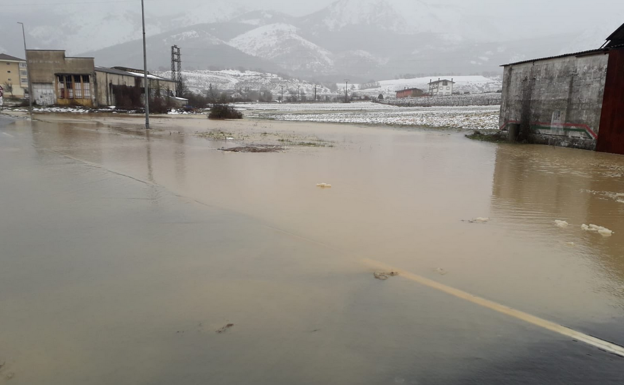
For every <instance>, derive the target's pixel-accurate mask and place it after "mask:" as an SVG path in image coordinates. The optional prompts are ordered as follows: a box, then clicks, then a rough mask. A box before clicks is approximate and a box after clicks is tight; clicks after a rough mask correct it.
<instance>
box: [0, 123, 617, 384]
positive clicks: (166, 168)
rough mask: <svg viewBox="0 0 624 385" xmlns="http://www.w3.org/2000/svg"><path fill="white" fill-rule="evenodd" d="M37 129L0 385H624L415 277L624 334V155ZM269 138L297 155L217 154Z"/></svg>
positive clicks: (23, 129) (12, 167) (16, 187)
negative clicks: (592, 227) (603, 230)
mask: <svg viewBox="0 0 624 385" xmlns="http://www.w3.org/2000/svg"><path fill="white" fill-rule="evenodd" d="M38 118H39V119H40V121H37V122H34V123H33V124H32V125H31V123H30V122H28V121H24V120H20V121H16V122H6V121H5V122H4V125H2V124H3V122H0V162H1V163H2V164H3V167H2V168H1V170H0V178H2V182H1V183H0V203H1V204H0V244H1V245H2V252H1V254H0V266H2V268H1V270H0V364H3V365H2V366H1V367H0V384H4V383H11V384H50V383H58V384H64V385H66V384H81V385H82V384H250V383H254V384H286V383H290V384H464V383H465V384H473V383H479V384H485V383H510V384H516V383H518V384H520V383H522V384H543V383H553V382H556V381H561V382H562V383H566V384H577V383H578V384H587V383H595V384H610V383H613V384H616V383H621V380H622V378H624V361H623V360H622V359H621V358H618V357H616V356H615V355H613V354H609V353H606V352H603V351H601V350H599V349H597V348H595V347H593V346H589V345H587V344H584V343H582V342H579V341H576V342H575V341H574V338H570V337H568V336H565V335H561V334H558V333H555V332H552V331H551V330H547V329H545V328H543V327H540V326H539V325H535V324H531V323H527V322H524V321H523V320H522V319H519V318H514V317H510V316H508V315H506V314H503V313H501V312H497V311H493V310H492V309H491V308H487V307H484V306H479V304H477V303H474V302H470V301H467V300H464V299H462V298H460V297H461V296H460V297H457V296H453V295H449V294H448V292H444V291H443V290H438V289H436V287H434V286H435V285H426V284H421V283H422V282H421V283H419V280H431V281H433V282H435V283H440V284H442V285H444V287H449V288H454V289H457V290H460V291H461V292H465V293H469V294H471V295H475V296H478V297H480V298H485V299H487V300H489V301H492V302H494V303H496V304H500V305H502V306H508V307H511V308H514V309H518V310H520V311H522V312H525V313H528V314H531V315H534V316H536V317H539V318H541V319H544V320H548V321H551V322H554V323H556V324H560V325H563V326H565V327H567V328H571V329H573V330H576V331H579V332H582V333H585V334H587V335H590V336H593V337H597V338H599V339H601V340H605V341H609V342H611V343H613V344H615V345H619V346H622V345H624V157H622V156H616V155H609V154H600V153H594V152H587V151H580V150H568V149H563V148H553V147H548V146H530V145H508V144H493V143H482V142H474V141H470V140H468V139H466V138H465V137H464V136H463V133H460V132H456V131H443V130H437V131H436V130H419V129H396V128H390V127H370V126H367V127H360V126H354V125H333V124H311V123H287V122H271V121H253V120H243V121H227V122H214V121H208V120H207V119H205V118H204V119H199V118H193V117H177V118H175V119H173V118H155V119H153V121H152V124H153V127H154V130H152V132H150V133H149V134H145V133H144V132H143V131H141V130H140V124H141V121H140V119H136V118H127V117H121V116H113V115H110V116H100V115H97V116H80V117H68V116H54V115H41V116H39V117H38ZM216 132H218V133H217V134H214V133H216ZM262 146H280V148H281V147H283V150H280V151H279V152H271V153H246V152H241V153H236V152H224V151H219V150H220V149H223V148H237V147H239V148H240V147H257V148H258V147H262ZM321 183H326V184H328V185H331V188H319V187H317V185H319V184H321ZM555 221H565V222H567V223H568V224H569V225H568V226H567V227H565V226H561V225H557V224H556V222H555ZM560 224H561V222H560ZM583 224H587V225H590V224H595V225H598V226H603V227H605V228H608V229H610V230H612V231H613V232H614V234H613V235H612V236H611V237H605V236H602V235H601V234H599V233H596V232H590V231H585V230H583V229H582V227H581V226H582V225H583ZM395 271H396V272H397V273H396V275H394V272H395ZM390 272H392V273H393V274H390ZM384 273H385V274H386V275H385V276H386V277H391V279H375V278H376V277H377V276H382V275H384ZM410 277H417V278H414V279H410ZM224 325H225V326H224ZM230 325H231V326H230ZM234 325H235V326H234Z"/></svg>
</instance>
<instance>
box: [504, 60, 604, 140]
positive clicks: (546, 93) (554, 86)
mask: <svg viewBox="0 0 624 385" xmlns="http://www.w3.org/2000/svg"><path fill="white" fill-rule="evenodd" d="M607 66H608V54H606V53H605V52H599V53H598V54H593V55H591V56H578V57H577V56H567V57H563V58H556V59H548V60H540V61H536V62H530V63H521V64H515V65H509V66H506V67H505V73H504V78H503V100H502V106H501V117H500V126H501V128H505V127H507V126H508V125H509V124H518V125H520V137H519V140H526V141H528V142H531V143H543V144H552V145H558V146H564V147H576V148H584V149H591V150H593V149H595V148H596V139H597V137H598V132H599V129H600V116H601V111H602V101H603V97H604V88H605V81H606V74H607Z"/></svg>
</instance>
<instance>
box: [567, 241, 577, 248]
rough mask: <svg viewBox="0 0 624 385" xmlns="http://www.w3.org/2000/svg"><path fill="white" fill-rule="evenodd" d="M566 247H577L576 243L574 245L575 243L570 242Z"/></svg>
mask: <svg viewBox="0 0 624 385" xmlns="http://www.w3.org/2000/svg"><path fill="white" fill-rule="evenodd" d="M566 245H568V246H570V247H575V246H576V243H574V242H568V243H566Z"/></svg>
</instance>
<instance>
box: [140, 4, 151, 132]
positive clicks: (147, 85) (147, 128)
mask: <svg viewBox="0 0 624 385" xmlns="http://www.w3.org/2000/svg"><path fill="white" fill-rule="evenodd" d="M144 3H145V2H144V1H143V0H141V19H142V22H143V71H145V72H144V74H143V81H144V82H145V84H144V88H145V129H146V130H149V129H150V126H149V97H150V92H149V80H148V78H147V48H146V46H145V4H144Z"/></svg>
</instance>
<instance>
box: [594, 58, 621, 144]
mask: <svg viewBox="0 0 624 385" xmlns="http://www.w3.org/2000/svg"><path fill="white" fill-rule="evenodd" d="M596 151H601V152H611V153H615V154H624V49H621V48H620V49H614V50H611V51H609V68H608V70H607V82H606V85H605V94H604V101H603V104H602V116H601V118H600V132H599V133H598V143H597V145H596Z"/></svg>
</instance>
